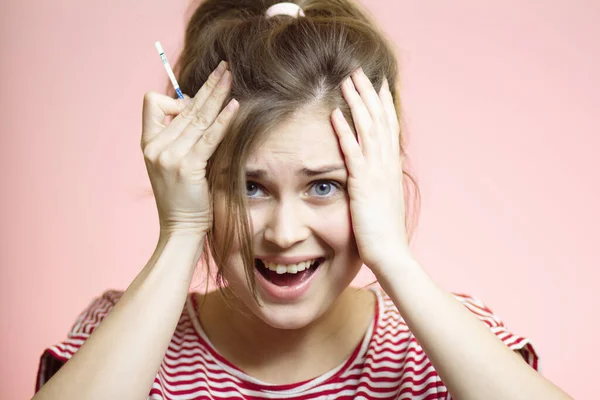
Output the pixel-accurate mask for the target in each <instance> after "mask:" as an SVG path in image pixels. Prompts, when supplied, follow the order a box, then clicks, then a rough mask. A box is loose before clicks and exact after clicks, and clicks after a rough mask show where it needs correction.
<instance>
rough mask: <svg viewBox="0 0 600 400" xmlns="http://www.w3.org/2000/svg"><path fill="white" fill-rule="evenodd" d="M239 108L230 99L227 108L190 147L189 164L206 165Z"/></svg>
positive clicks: (235, 102)
mask: <svg viewBox="0 0 600 400" xmlns="http://www.w3.org/2000/svg"><path fill="white" fill-rule="evenodd" d="M238 108H239V103H238V102H237V100H235V99H231V101H229V103H228V104H227V106H226V107H225V108H224V109H223V111H221V113H220V114H219V116H218V117H217V119H216V120H215V123H214V124H213V125H212V126H211V127H210V129H208V131H206V133H204V135H202V137H201V138H200V140H198V142H197V143H196V144H195V145H194V146H193V147H192V149H191V150H190V152H189V153H188V157H189V158H190V160H191V161H190V162H192V163H195V166H199V165H206V162H207V161H208V160H209V159H210V157H211V156H212V155H213V153H214V152H215V149H216V148H217V146H218V145H219V143H221V141H222V140H223V137H224V135H225V132H226V131H227V127H228V126H229V124H230V123H231V120H232V119H233V116H234V115H235V114H236V112H237V110H238Z"/></svg>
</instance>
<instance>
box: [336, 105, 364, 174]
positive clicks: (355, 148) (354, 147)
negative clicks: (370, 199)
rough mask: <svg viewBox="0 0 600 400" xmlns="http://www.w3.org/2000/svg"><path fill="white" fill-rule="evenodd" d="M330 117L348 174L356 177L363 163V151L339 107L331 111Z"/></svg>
mask: <svg viewBox="0 0 600 400" xmlns="http://www.w3.org/2000/svg"><path fill="white" fill-rule="evenodd" d="M331 119H332V123H333V127H334V131H335V132H336V134H337V137H338V141H339V142H340V147H341V149H342V153H343V154H344V160H345V162H346V168H347V169H348V174H350V175H351V176H354V177H356V176H358V173H359V171H360V170H361V168H362V167H363V165H364V163H365V158H364V156H363V152H362V150H361V148H360V146H359V144H358V142H357V141H356V138H355V137H354V132H352V129H351V128H350V125H349V124H348V121H347V120H346V118H345V117H344V114H343V113H342V112H341V111H340V109H339V108H336V109H335V110H334V111H333V114H332V116H331Z"/></svg>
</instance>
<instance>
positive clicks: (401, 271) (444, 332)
mask: <svg viewBox="0 0 600 400" xmlns="http://www.w3.org/2000/svg"><path fill="white" fill-rule="evenodd" d="M379 270H384V271H393V273H388V274H381V275H382V276H378V278H379V282H380V284H381V286H382V288H383V289H384V290H385V291H386V293H387V294H388V295H389V296H390V298H391V299H392V301H393V302H394V304H395V305H396V307H397V308H398V310H399V311H400V314H401V315H402V317H403V318H404V320H405V321H406V323H407V325H408V327H409V328H410V330H411V332H412V333H413V334H414V336H415V338H416V339H417V341H418V342H419V344H420V345H421V346H422V347H423V350H424V351H425V353H426V354H427V356H428V357H429V359H430V360H431V363H432V365H433V366H434V368H435V369H436V371H437V372H438V374H439V375H440V377H441V378H442V381H443V382H444V384H445V385H446V387H447V388H448V390H449V392H450V394H451V395H452V397H453V398H454V399H457V400H470V399H473V400H478V399H483V398H485V399H488V400H494V399H498V400H507V399H511V400H512V399H515V400H516V399H523V400H529V399H570V398H571V397H569V396H568V395H567V394H566V393H564V392H563V391H562V390H560V389H559V388H558V387H556V386H555V385H554V384H552V383H551V382H550V381H548V380H547V379H545V378H544V377H543V376H542V375H540V374H538V373H537V372H536V371H535V370H534V369H533V368H531V367H530V366H529V365H527V364H526V363H525V362H524V360H523V358H522V357H520V356H519V355H517V354H515V353H514V352H513V351H511V350H510V349H509V348H508V347H507V346H506V345H504V344H503V343H502V342H501V341H500V339H498V338H497V337H496V336H495V335H494V334H493V333H492V332H491V331H490V329H489V328H488V327H486V326H485V325H484V324H483V323H482V322H481V321H480V320H479V319H477V317H475V316H474V315H473V314H472V313H471V312H470V311H469V310H467V308H466V307H464V306H463V305H462V304H461V303H460V302H459V301H458V300H456V299H455V298H454V297H453V296H452V295H451V294H450V293H448V292H446V291H444V290H443V289H442V288H441V287H439V286H438V285H437V284H436V283H435V282H434V281H433V280H432V279H431V278H430V277H429V276H428V275H427V274H426V272H425V271H424V269H423V268H422V267H421V266H420V265H419V264H418V263H417V262H416V261H415V260H414V259H410V260H406V261H405V262H403V263H398V262H396V265H388V266H386V267H385V268H380V269H379Z"/></svg>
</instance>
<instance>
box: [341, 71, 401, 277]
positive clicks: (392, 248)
mask: <svg viewBox="0 0 600 400" xmlns="http://www.w3.org/2000/svg"><path fill="white" fill-rule="evenodd" d="M342 93H343V95H344V98H345V99H346V102H347V103H348V104H349V106H350V109H351V112H352V118H353V119H354V125H355V127H356V131H357V134H358V138H356V137H355V136H354V133H353V132H352V130H351V129H350V126H349V123H348V121H347V120H346V119H345V118H344V115H343V114H342V112H341V111H340V110H339V109H336V110H335V111H334V112H333V114H332V122H333V127H334V130H335V131H336V133H337V135H338V139H339V142H340V147H341V149H342V152H343V154H344V159H345V163H346V168H347V170H348V183H347V187H348V189H347V190H348V194H349V197H350V213H351V218H352V228H353V231H354V237H355V239H356V244H357V247H358V251H359V254H360V257H361V259H362V261H363V263H364V264H366V265H367V266H368V267H369V268H370V269H371V270H372V271H373V272H374V273H375V275H376V276H377V275H378V273H382V272H383V271H380V269H381V268H383V267H384V266H387V265H395V264H397V263H398V262H402V260H406V259H412V256H411V253H410V249H409V246H408V238H407V234H406V228H405V207H404V190H403V187H402V160H401V155H400V126H399V124H398V118H397V115H396V110H395V108H394V103H393V99H392V95H391V93H390V90H389V86H388V82H387V79H386V80H385V81H384V84H383V85H382V88H381V91H380V92H379V94H377V92H376V91H375V89H374V88H373V85H372V84H371V81H370V80H369V78H368V77H367V76H366V75H365V74H364V72H363V70H362V68H359V69H358V70H357V71H355V72H354V73H352V76H351V77H350V78H347V79H346V80H345V81H344V83H342Z"/></svg>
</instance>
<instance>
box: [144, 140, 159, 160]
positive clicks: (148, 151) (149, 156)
mask: <svg viewBox="0 0 600 400" xmlns="http://www.w3.org/2000/svg"><path fill="white" fill-rule="evenodd" d="M142 153H143V154H144V158H145V159H146V160H148V161H154V160H155V159H156V149H155V148H154V146H153V145H152V144H147V145H145V146H144V144H143V143H142Z"/></svg>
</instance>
